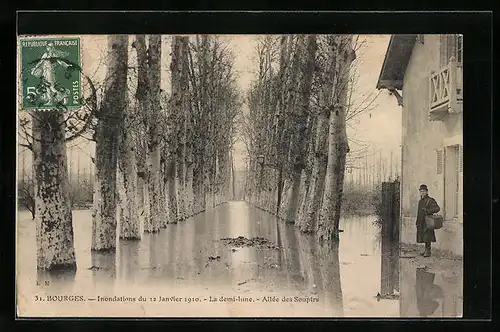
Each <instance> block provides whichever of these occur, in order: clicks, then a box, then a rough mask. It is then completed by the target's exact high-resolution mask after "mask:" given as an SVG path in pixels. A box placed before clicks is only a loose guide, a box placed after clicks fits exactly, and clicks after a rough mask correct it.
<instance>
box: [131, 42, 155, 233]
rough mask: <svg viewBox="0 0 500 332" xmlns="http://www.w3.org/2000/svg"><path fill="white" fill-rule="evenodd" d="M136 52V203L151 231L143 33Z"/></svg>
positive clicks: (145, 61) (146, 81) (147, 115)
mask: <svg viewBox="0 0 500 332" xmlns="http://www.w3.org/2000/svg"><path fill="white" fill-rule="evenodd" d="M134 47H135V49H136V52H137V90H136V94H135V98H136V99H137V101H138V109H139V111H138V114H137V117H138V118H140V119H141V121H136V123H137V125H138V131H139V132H138V135H137V140H136V143H137V149H136V156H137V175H138V176H137V203H138V204H137V205H138V208H139V223H140V224H141V225H143V228H144V231H148V232H150V231H152V227H151V219H150V214H151V212H150V204H149V190H148V186H147V183H148V178H149V170H148V162H147V160H148V140H147V139H145V138H144V137H147V133H148V127H149V120H148V118H149V113H148V112H149V108H150V106H149V105H150V97H149V88H148V85H149V83H148V67H147V52H146V38H145V36H144V35H137V36H136V40H135V43H134Z"/></svg>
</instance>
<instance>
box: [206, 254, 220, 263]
mask: <svg viewBox="0 0 500 332" xmlns="http://www.w3.org/2000/svg"><path fill="white" fill-rule="evenodd" d="M215 260H217V261H220V256H219V255H217V256H208V261H209V262H212V261H215Z"/></svg>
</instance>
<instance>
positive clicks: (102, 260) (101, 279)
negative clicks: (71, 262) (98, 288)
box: [90, 251, 116, 285]
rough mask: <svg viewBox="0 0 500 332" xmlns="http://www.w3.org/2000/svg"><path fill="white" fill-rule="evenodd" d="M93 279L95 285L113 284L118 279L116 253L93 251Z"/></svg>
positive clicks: (91, 268)
mask: <svg viewBox="0 0 500 332" xmlns="http://www.w3.org/2000/svg"><path fill="white" fill-rule="evenodd" d="M91 258H92V266H91V267H90V270H92V279H93V281H94V285H97V284H100V283H106V284H112V283H114V280H115V278H116V252H115V251H91Z"/></svg>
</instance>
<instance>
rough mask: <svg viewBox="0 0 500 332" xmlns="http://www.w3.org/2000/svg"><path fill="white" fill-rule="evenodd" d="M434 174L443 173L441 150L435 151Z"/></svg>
mask: <svg viewBox="0 0 500 332" xmlns="http://www.w3.org/2000/svg"><path fill="white" fill-rule="evenodd" d="M436 173H437V174H442V173H443V150H436Z"/></svg>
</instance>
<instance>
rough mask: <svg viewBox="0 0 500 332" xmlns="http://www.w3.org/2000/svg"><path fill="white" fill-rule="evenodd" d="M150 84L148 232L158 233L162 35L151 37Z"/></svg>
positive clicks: (149, 57)
mask: <svg viewBox="0 0 500 332" xmlns="http://www.w3.org/2000/svg"><path fill="white" fill-rule="evenodd" d="M148 60H149V70H148V82H149V85H148V86H149V93H150V101H151V103H150V105H149V106H150V108H149V117H148V119H149V137H148V138H149V144H148V152H149V153H148V157H149V158H148V168H149V176H148V191H149V204H150V215H149V218H150V222H149V225H148V226H149V228H148V229H146V231H148V232H158V231H159V230H160V225H161V217H162V213H161V207H160V204H162V202H163V200H162V197H161V190H160V185H161V183H160V181H161V167H160V135H159V127H158V126H159V120H160V117H159V115H160V60H161V35H150V36H149V47H148Z"/></svg>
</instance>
